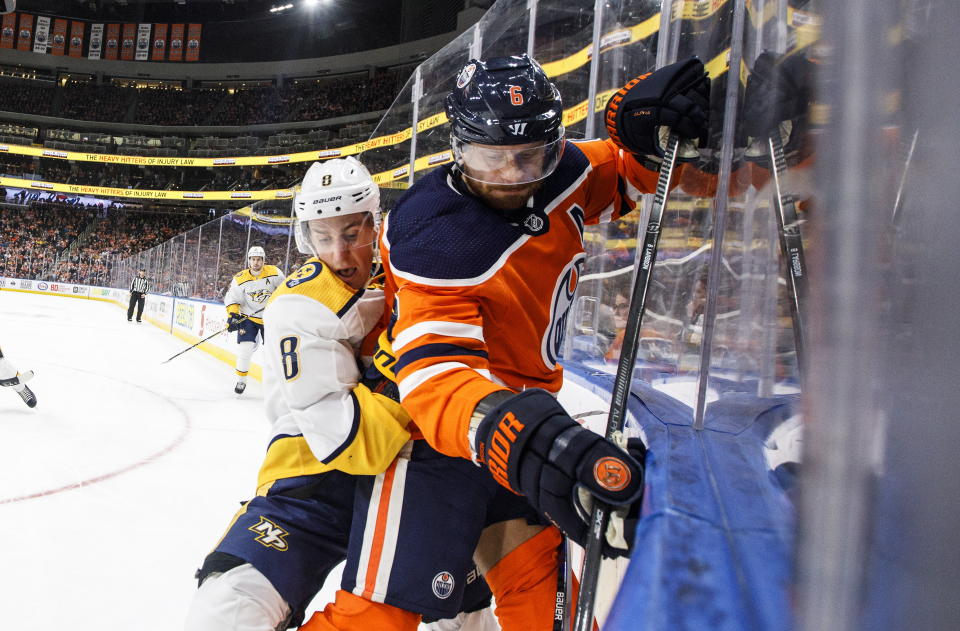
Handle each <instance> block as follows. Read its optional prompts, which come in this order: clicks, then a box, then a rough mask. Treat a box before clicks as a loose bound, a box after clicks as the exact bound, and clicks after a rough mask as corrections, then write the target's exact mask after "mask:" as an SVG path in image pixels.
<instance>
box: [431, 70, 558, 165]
mask: <svg viewBox="0 0 960 631" xmlns="http://www.w3.org/2000/svg"><path fill="white" fill-rule="evenodd" d="M445 106H446V111H447V118H448V119H449V121H450V124H451V145H452V147H453V153H454V160H455V161H456V163H457V166H458V167H459V168H460V170H461V171H462V172H463V173H464V175H466V176H467V177H471V178H472V179H476V180H478V181H483V182H489V183H494V184H522V183H526V182H532V181H537V180H540V179H543V178H545V177H546V176H548V175H549V174H550V173H551V172H553V170H554V169H555V168H556V166H557V163H558V162H559V160H560V156H561V154H562V153H563V144H564V137H563V136H564V129H563V103H562V101H561V99H560V91H559V90H557V87H556V86H555V85H554V84H553V83H552V82H551V81H550V80H549V79H548V78H547V75H546V73H545V72H544V71H543V68H541V67H540V64H538V63H537V62H536V61H534V60H533V59H530V57H528V56H527V55H526V54H524V55H517V56H513V57H494V58H491V59H488V60H486V61H481V60H478V59H471V60H470V61H469V62H468V63H467V65H466V66H464V67H463V69H462V70H461V71H460V74H458V75H457V83H456V87H455V88H454V89H453V91H451V92H450V94H449V95H447V98H446V101H445ZM477 145H481V146H482V147H478V146H477ZM518 145H521V146H522V147H520V146H518ZM518 164H519V166H518ZM501 165H509V166H514V167H517V168H518V170H517V171H516V172H514V173H511V174H504V173H499V172H498V171H499V170H500V169H499V167H500V166H501ZM504 168H506V167H504Z"/></svg>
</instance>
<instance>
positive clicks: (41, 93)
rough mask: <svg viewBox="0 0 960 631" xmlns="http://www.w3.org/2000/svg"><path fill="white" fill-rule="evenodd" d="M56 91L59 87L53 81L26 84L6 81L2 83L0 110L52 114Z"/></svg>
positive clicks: (0, 87)
mask: <svg viewBox="0 0 960 631" xmlns="http://www.w3.org/2000/svg"><path fill="white" fill-rule="evenodd" d="M56 93H57V88H56V86H55V85H53V84H52V83H39V82H33V81H31V82H30V83H29V84H24V83H10V82H6V81H4V82H3V83H0V111H4V112H25V113H30V114H37V115H40V116H52V115H53V111H54V110H53V100H54V95H55V94H56Z"/></svg>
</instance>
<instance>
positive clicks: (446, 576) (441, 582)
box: [433, 572, 454, 600]
mask: <svg viewBox="0 0 960 631" xmlns="http://www.w3.org/2000/svg"><path fill="white" fill-rule="evenodd" d="M453 585H454V580H453V574H451V573H450V572H440V573H438V574H437V575H436V576H434V577H433V594H434V596H436V597H437V598H440V599H441V600H443V599H446V598H449V597H450V594H452V593H453Z"/></svg>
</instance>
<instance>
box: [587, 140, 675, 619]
mask: <svg viewBox="0 0 960 631" xmlns="http://www.w3.org/2000/svg"><path fill="white" fill-rule="evenodd" d="M678 145H679V140H678V138H677V137H676V136H675V135H673V134H670V138H669V140H668V141H667V148H666V151H664V155H663V162H661V163H660V175H659V177H658V178H657V190H656V193H655V194H654V196H653V206H652V207H651V209H650V219H649V220H648V221H647V230H646V234H645V235H644V238H643V249H642V250H641V251H640V253H639V256H640V269H639V270H638V271H637V274H636V276H635V277H634V281H633V294H632V295H631V297H630V311H629V313H628V315H627V327H626V330H625V331H624V335H623V347H622V348H621V350H620V360H619V363H618V364H617V376H616V378H615V380H614V382H613V395H612V397H611V400H610V415H609V416H608V417H607V429H606V434H605V436H606V438H607V440H612V439H613V438H614V435H615V434H616V433H617V432H619V431H622V430H623V423H624V420H625V419H626V410H627V400H628V397H629V395H630V382H631V381H632V379H631V378H632V376H633V367H634V364H635V363H636V361H637V344H638V343H639V341H640V326H641V324H642V323H643V314H644V311H645V309H646V306H647V292H648V291H649V289H650V279H651V278H652V276H653V264H654V263H655V262H656V260H657V245H658V244H659V242H660V222H661V221H662V220H663V210H664V207H666V205H667V195H668V194H669V192H670V179H671V178H672V177H673V167H674V164H676V158H677V147H678ZM609 517H610V509H609V508H608V507H607V506H605V505H603V504H601V503H600V502H596V505H595V506H594V509H593V514H592V516H591V519H590V532H589V538H588V539H587V546H586V551H585V553H584V561H583V575H582V576H581V577H580V596H579V598H578V599H577V614H576V618H575V619H574V623H573V628H574V631H591V630H592V629H593V611H594V608H595V605H596V599H597V581H598V579H599V578H600V561H601V557H600V553H601V551H602V549H603V539H604V537H605V536H606V530H607V520H608V519H609Z"/></svg>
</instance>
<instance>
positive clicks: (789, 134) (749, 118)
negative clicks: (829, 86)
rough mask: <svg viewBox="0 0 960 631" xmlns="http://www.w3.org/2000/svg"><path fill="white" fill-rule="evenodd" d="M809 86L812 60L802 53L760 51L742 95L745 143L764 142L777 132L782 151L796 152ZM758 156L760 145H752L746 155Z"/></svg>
mask: <svg viewBox="0 0 960 631" xmlns="http://www.w3.org/2000/svg"><path fill="white" fill-rule="evenodd" d="M812 86H813V63H812V62H810V61H809V60H808V59H807V58H806V57H804V56H803V55H790V56H789V57H783V56H782V55H779V54H777V53H772V52H770V51H764V52H763V53H761V54H760V56H759V57H757V60H756V61H755V62H754V64H753V70H752V71H751V73H750V77H749V78H748V79H747V87H746V91H745V93H744V97H743V125H742V128H743V132H744V133H745V134H746V135H747V137H748V138H747V144H748V145H750V144H755V142H756V141H757V140H758V139H759V140H761V141H765V139H766V138H768V137H769V136H770V135H771V134H773V133H775V132H779V133H780V138H781V142H782V143H783V148H784V153H786V154H788V155H789V154H791V153H794V152H796V151H797V150H798V149H799V145H800V144H801V143H802V142H803V135H804V133H805V130H806V120H807V112H808V110H809V107H810V100H811V98H812V94H813V89H812ZM760 156H763V157H765V156H766V153H765V152H764V151H762V147H761V148H758V147H754V146H751V147H750V148H749V149H748V151H747V158H750V159H757V158H758V157H760Z"/></svg>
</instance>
